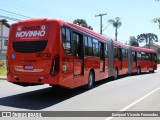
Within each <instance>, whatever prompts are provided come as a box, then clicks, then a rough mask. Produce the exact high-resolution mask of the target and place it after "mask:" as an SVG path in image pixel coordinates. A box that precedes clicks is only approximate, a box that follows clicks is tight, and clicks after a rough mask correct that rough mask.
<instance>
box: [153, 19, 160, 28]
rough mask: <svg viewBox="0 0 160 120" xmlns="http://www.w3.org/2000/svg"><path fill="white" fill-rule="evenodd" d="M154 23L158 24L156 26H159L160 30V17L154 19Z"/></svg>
mask: <svg viewBox="0 0 160 120" xmlns="http://www.w3.org/2000/svg"><path fill="white" fill-rule="evenodd" d="M153 22H154V23H156V24H158V26H159V29H160V18H158V17H157V18H154V19H153Z"/></svg>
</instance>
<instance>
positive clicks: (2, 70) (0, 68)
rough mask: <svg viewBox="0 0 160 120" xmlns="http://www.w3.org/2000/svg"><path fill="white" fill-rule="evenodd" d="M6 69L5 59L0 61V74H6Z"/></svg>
mask: <svg viewBox="0 0 160 120" xmlns="http://www.w3.org/2000/svg"><path fill="white" fill-rule="evenodd" d="M6 73H7V69H6V60H2V61H0V76H6Z"/></svg>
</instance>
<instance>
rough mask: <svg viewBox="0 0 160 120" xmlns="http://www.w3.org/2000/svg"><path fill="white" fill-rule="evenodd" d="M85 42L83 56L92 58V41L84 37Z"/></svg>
mask: <svg viewBox="0 0 160 120" xmlns="http://www.w3.org/2000/svg"><path fill="white" fill-rule="evenodd" d="M84 40H85V55H86V56H92V39H91V37H87V36H85V37H84Z"/></svg>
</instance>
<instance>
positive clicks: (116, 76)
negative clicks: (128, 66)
mask: <svg viewBox="0 0 160 120" xmlns="http://www.w3.org/2000/svg"><path fill="white" fill-rule="evenodd" d="M114 72H115V73H114V79H115V80H116V79H117V78H118V69H117V68H116V69H115V70H114Z"/></svg>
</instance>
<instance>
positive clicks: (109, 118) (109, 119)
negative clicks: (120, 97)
mask: <svg viewBox="0 0 160 120" xmlns="http://www.w3.org/2000/svg"><path fill="white" fill-rule="evenodd" d="M159 89H160V87H158V88H157V89H155V90H153V91H152V92H150V93H148V94H146V95H145V96H143V97H141V98H140V99H138V100H136V101H135V102H133V103H131V104H130V105H128V106H126V107H125V108H123V109H121V110H120V112H122V111H125V110H127V109H128V108H130V107H132V106H133V105H135V104H137V103H138V102H140V101H142V100H143V99H145V98H146V97H148V96H149V95H151V94H153V93H154V92H156V91H157V90H159ZM113 118H114V117H108V118H106V119H104V120H111V119H113Z"/></svg>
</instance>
